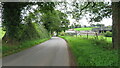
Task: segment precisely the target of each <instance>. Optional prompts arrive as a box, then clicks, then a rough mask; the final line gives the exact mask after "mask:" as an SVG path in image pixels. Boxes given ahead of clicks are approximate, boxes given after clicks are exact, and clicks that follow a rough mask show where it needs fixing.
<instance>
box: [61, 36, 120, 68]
mask: <svg viewBox="0 0 120 68" xmlns="http://www.w3.org/2000/svg"><path fill="white" fill-rule="evenodd" d="M62 38H64V39H65V40H66V41H67V42H68V44H69V47H70V49H71V50H72V53H73V55H74V56H75V58H76V61H77V65H78V66H118V51H117V50H113V49H111V48H110V47H112V45H111V43H108V42H106V41H105V40H103V39H101V40H96V39H83V38H81V37H70V36H62Z"/></svg>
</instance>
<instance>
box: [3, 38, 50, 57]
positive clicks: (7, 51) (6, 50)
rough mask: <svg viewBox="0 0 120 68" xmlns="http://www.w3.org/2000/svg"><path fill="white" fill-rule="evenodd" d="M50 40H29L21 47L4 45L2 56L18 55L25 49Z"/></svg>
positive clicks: (20, 45) (22, 43) (21, 44)
mask: <svg viewBox="0 0 120 68" xmlns="http://www.w3.org/2000/svg"><path fill="white" fill-rule="evenodd" d="M48 39H49V38H45V39H34V40H27V41H24V42H21V43H20V44H19V45H16V46H15V45H14V46H9V45H4V44H3V46H2V56H3V57H4V56H8V55H11V54H13V53H17V52H20V51H22V50H24V49H27V48H30V47H32V46H35V45H37V44H40V43H42V42H44V41H46V40H48Z"/></svg>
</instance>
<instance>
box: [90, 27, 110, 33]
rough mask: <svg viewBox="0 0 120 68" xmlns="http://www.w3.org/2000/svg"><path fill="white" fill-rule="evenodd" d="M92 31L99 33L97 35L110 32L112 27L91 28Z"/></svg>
mask: <svg viewBox="0 0 120 68" xmlns="http://www.w3.org/2000/svg"><path fill="white" fill-rule="evenodd" d="M92 31H94V32H99V33H102V32H106V31H110V32H112V27H102V28H93V29H92Z"/></svg>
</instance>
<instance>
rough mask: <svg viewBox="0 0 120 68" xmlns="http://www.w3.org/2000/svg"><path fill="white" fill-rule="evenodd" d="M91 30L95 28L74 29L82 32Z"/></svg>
mask: <svg viewBox="0 0 120 68" xmlns="http://www.w3.org/2000/svg"><path fill="white" fill-rule="evenodd" d="M92 28H96V27H85V28H75V30H77V31H84V30H92Z"/></svg>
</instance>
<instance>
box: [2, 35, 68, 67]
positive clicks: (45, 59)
mask: <svg viewBox="0 0 120 68" xmlns="http://www.w3.org/2000/svg"><path fill="white" fill-rule="evenodd" d="M2 65H3V66H69V65H70V64H69V54H68V49H67V44H66V42H65V40H64V39H62V38H59V37H52V38H51V39H50V40H48V41H46V42H44V43H42V44H39V45H36V46H34V47H32V48H29V49H26V50H24V51H21V52H19V53H16V54H13V55H10V56H7V57H4V58H3V59H2Z"/></svg>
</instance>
